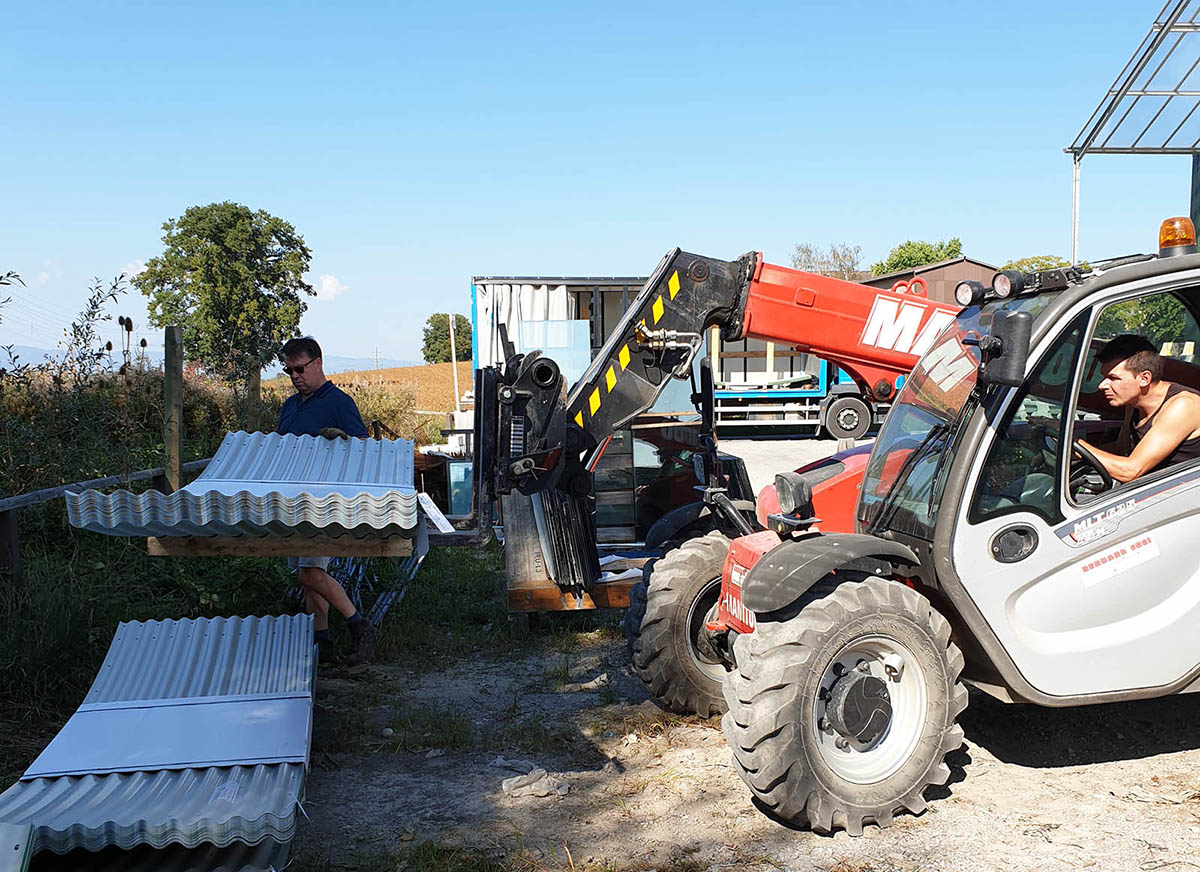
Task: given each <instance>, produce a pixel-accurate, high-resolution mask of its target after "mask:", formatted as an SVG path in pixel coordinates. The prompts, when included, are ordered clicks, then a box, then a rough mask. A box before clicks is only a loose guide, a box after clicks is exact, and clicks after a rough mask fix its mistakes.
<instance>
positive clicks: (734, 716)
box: [721, 577, 967, 835]
mask: <svg viewBox="0 0 1200 872" xmlns="http://www.w3.org/2000/svg"><path fill="white" fill-rule="evenodd" d="M734 649H735V660H736V662H737V666H736V667H735V668H734V669H733V670H732V671H731V672H730V673H729V675H728V676H727V677H726V680H725V685H724V687H725V700H726V702H727V703H728V706H729V711H728V713H727V714H726V715H725V717H724V719H723V721H722V724H721V726H722V729H723V730H724V733H725V739H726V741H727V742H728V744H729V746H730V748H731V749H732V750H733V759H734V768H735V769H737V771H738V773H739V774H740V775H741V776H742V780H743V781H745V782H746V784H747V786H749V788H750V790H751V792H752V793H753V794H754V796H755V797H756V798H757V799H758V800H759V802H760V803H762V804H763V806H765V808H766V809H767V810H768V812H769V813H770V814H771V815H773V816H776V817H778V818H781V819H783V820H787V821H790V822H794V823H808V824H809V825H810V826H811V827H812V828H813V829H814V830H817V831H819V832H832V831H833V830H834V829H838V828H842V829H845V830H846V831H847V832H849V833H850V834H851V835H861V834H862V828H863V824H865V823H872V822H873V823H875V824H878V825H879V826H881V827H886V826H889V825H890V824H891V823H892V817H893V815H894V814H895V813H896V812H898V811H903V810H908V811H910V812H912V813H914V814H919V813H920V812H922V811H924V809H925V799H924V797H923V793H924V791H925V788H926V787H928V786H929V785H931V784H945V783H946V780H947V779H948V778H949V777H950V769H949V767H948V766H947V765H946V763H945V756H946V754H948V753H949V752H951V751H953V750H955V749H957V748H958V747H959V746H961V745H962V740H963V732H962V728H961V727H959V726H958V725H957V724H956V720H957V718H958V715H959V713H960V712H962V710H963V709H964V708H966V706H967V690H966V688H965V687H964V686H963V685H962V683H961V682H959V680H958V678H959V673H960V672H961V671H962V668H963V657H962V653H961V652H960V651H959V650H958V647H957V646H956V645H955V644H954V643H952V642H951V641H950V624H949V623H948V622H947V621H946V619H945V618H943V617H942V616H941V615H940V614H938V613H937V612H936V611H935V610H934V609H933V607H932V606H931V605H930V603H929V600H927V599H926V598H925V597H923V596H921V595H920V594H919V593H917V592H916V591H914V590H912V589H910V588H908V587H905V586H904V585H902V584H898V583H895V582H890V581H885V580H884V579H882V578H876V577H869V578H867V579H866V580H865V581H863V582H846V583H842V584H840V585H838V586H837V587H835V588H834V589H833V590H832V591H831V592H829V593H828V595H826V596H823V597H818V598H814V599H813V600H812V601H811V602H809V603H808V604H807V605H804V606H803V608H802V609H801V610H800V612H799V613H798V614H797V615H796V616H795V617H793V618H791V619H790V620H786V621H769V620H761V619H760V620H759V622H758V625H757V626H756V628H755V630H754V633H753V634H751V635H746V636H739V637H738V638H737V640H736V641H735V643H734Z"/></svg>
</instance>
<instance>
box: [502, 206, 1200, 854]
mask: <svg viewBox="0 0 1200 872" xmlns="http://www.w3.org/2000/svg"><path fill="white" fill-rule="evenodd" d="M1195 252H1196V245H1195V233H1194V230H1192V228H1191V224H1190V222H1189V221H1187V220H1186V219H1172V220H1171V221H1168V222H1165V223H1164V225H1163V230H1162V233H1161V235H1160V250H1159V254H1158V255H1157V256H1156V255H1135V256H1130V257H1124V258H1119V259H1115V260H1110V261H1101V262H1093V263H1092V264H1091V265H1090V266H1074V267H1069V268H1065V269H1059V270H1048V271H1044V272H1040V273H1034V274H1019V273H1014V272H1001V273H998V274H997V275H996V277H995V278H994V279H993V281H992V284H991V286H990V287H985V286H983V285H982V284H980V283H976V282H964V283H962V284H960V285H959V287H958V288H957V289H956V294H955V295H956V299H958V301H959V302H960V303H961V304H962V305H963V307H964V308H963V309H962V311H961V312H959V313H958V314H957V316H951V317H950V318H949V319H946V320H945V321H943V323H942V324H941V325H940V327H944V329H939V330H936V331H934V335H927V334H926V333H924V321H922V322H920V323H918V324H917V326H915V327H913V328H911V329H904V330H901V329H898V328H897V329H895V330H894V331H893V332H894V341H893V343H892V344H893V345H895V344H898V343H899V342H900V340H901V338H902V337H905V338H907V340H908V341H909V342H910V343H911V344H910V346H909V347H910V348H911V345H912V344H920V345H921V346H922V351H923V354H922V356H921V359H920V362H919V363H918V365H917V367H916V368H915V369H914V370H913V373H912V375H911V377H909V378H908V379H907V380H906V381H905V382H904V384H903V386H902V387H901V389H900V390H899V392H898V394H897V395H896V396H895V397H894V400H893V405H892V409H891V412H890V413H889V415H888V418H887V420H886V422H885V424H884V426H883V428H882V430H881V432H880V434H879V436H878V438H877V439H876V441H875V444H874V446H873V448H872V450H871V452H870V458H869V461H868V462H867V465H866V470H865V474H864V476H863V479H862V482H861V486H860V489H859V495H858V501H857V507H856V510H855V524H856V532H853V533H830V532H819V531H817V530H816V529H814V522H815V519H814V517H813V511H812V494H813V487H812V481H811V479H812V477H813V476H806V475H805V474H803V473H784V474H781V475H780V476H778V477H777V478H776V483H775V485H774V487H773V488H769V489H768V492H764V494H763V495H762V497H761V498H760V500H759V503H758V507H757V517H756V519H755V520H756V522H757V524H755V525H753V526H752V525H751V524H750V523H749V521H748V520H747V519H746V518H745V517H744V515H743V514H742V513H740V512H737V511H736V510H732V509H730V508H729V507H728V505H727V498H725V497H724V495H723V493H722V492H721V491H720V489H719V488H713V489H710V491H709V492H708V493H706V494H705V497H706V500H707V503H708V504H709V505H710V506H711V507H712V508H713V510H714V511H715V512H718V513H720V514H721V515H722V517H723V518H725V520H726V523H727V524H729V525H731V526H740V525H743V524H744V525H745V527H746V528H749V529H743V530H742V535H740V536H738V537H736V538H734V539H732V541H731V540H730V539H729V538H727V537H726V536H725V535H724V534H722V533H721V532H719V531H713V532H710V533H708V534H706V535H704V536H702V537H700V538H695V539H691V540H689V541H685V542H683V543H682V544H681V545H679V546H678V547H677V548H676V549H675V550H674V551H672V552H671V553H670V554H668V555H667V556H666V557H664V558H662V559H661V560H659V561H658V562H657V563H656V564H655V565H654V566H653V568H652V569H651V570H650V572H649V588H650V596H651V597H653V595H654V590H655V587H656V580H655V576H657V575H659V574H660V573H663V574H666V573H668V572H669V574H670V577H671V578H672V579H673V581H672V583H673V584H674V583H679V584H684V583H687V584H691V585H693V586H695V585H698V584H700V583H702V582H703V583H711V582H712V581H713V580H714V579H717V578H719V579H720V598H719V602H718V604H717V606H716V607H715V608H714V609H712V610H711V611H710V612H709V613H708V614H707V615H706V616H705V617H706V620H704V622H703V629H702V631H701V633H700V638H698V639H697V640H696V646H697V647H703V650H704V651H705V655H706V657H708V658H710V659H711V660H713V661H715V662H719V663H720V664H722V666H723V668H724V669H725V673H724V676H723V692H724V698H725V701H726V703H727V706H728V711H727V713H726V714H725V716H724V719H723V729H724V732H725V735H726V739H727V741H728V743H729V745H730V747H731V749H732V751H733V755H734V761H735V766H736V768H737V770H738V771H739V773H740V774H741V775H742V777H743V779H744V780H745V782H746V784H747V785H748V786H749V788H750V790H751V792H752V793H753V794H754V796H755V797H756V798H757V800H758V801H759V802H760V803H761V805H762V807H764V808H765V809H767V810H768V811H769V812H770V813H771V814H772V815H774V816H776V817H778V818H781V819H784V820H788V821H794V822H798V823H807V824H809V825H811V826H812V827H813V828H814V829H817V830H821V831H830V830H832V829H834V828H845V829H846V830H848V831H849V832H851V833H859V832H861V831H862V827H863V825H864V824H866V823H871V822H874V823H876V824H878V825H880V826H886V825H888V824H890V823H891V821H892V819H893V816H894V815H895V814H896V813H897V812H900V811H904V810H908V811H911V812H919V811H921V810H922V809H923V808H924V806H925V799H924V798H923V793H924V791H925V789H926V788H927V787H928V786H929V785H931V784H942V783H944V782H945V781H946V780H947V778H948V777H949V774H950V773H949V769H948V767H947V766H946V763H945V760H944V758H945V755H946V754H947V753H948V752H950V751H953V750H955V749H956V748H958V747H959V746H960V744H961V741H962V737H963V734H962V730H961V729H960V728H959V727H958V726H957V724H956V720H957V718H958V715H959V714H960V713H961V712H962V710H963V708H964V707H965V706H966V704H967V691H966V687H965V686H964V682H966V683H970V684H973V685H974V686H976V687H977V688H979V689H981V690H983V691H985V692H987V693H989V694H991V695H993V696H995V697H997V698H999V699H1001V700H1006V701H1020V702H1030V703H1037V704H1040V705H1047V706H1076V705H1087V704H1091V703H1097V702H1109V701H1116V700H1133V699H1142V698H1150V697H1158V696H1163V695H1167V694H1176V693H1186V692H1193V691H1197V690H1200V634H1198V633H1197V632H1196V629H1195V628H1196V627H1197V626H1200V551H1197V549H1196V548H1195V547H1194V546H1193V543H1194V541H1195V540H1196V538H1197V536H1200V513H1198V511H1197V509H1200V461H1188V462H1184V463H1180V464H1177V465H1172V466H1167V467H1165V468H1160V469H1155V470H1153V471H1151V472H1149V473H1147V474H1145V475H1143V476H1141V477H1139V478H1136V479H1134V480H1133V481H1129V482H1124V483H1121V482H1116V481H1114V480H1113V478H1112V477H1111V476H1110V475H1109V474H1108V473H1107V471H1106V469H1105V467H1104V466H1103V464H1101V463H1100V462H1099V461H1098V460H1097V459H1096V457H1095V456H1094V455H1093V454H1092V453H1091V451H1090V450H1089V449H1088V447H1087V444H1092V445H1097V444H1099V445H1108V444H1110V443H1112V444H1116V443H1117V442H1118V441H1119V439H1120V435H1121V433H1122V431H1123V430H1125V428H1126V427H1127V425H1128V422H1127V420H1126V417H1125V415H1124V413H1123V411H1122V410H1121V409H1116V408H1113V407H1111V406H1110V405H1109V403H1108V402H1107V400H1106V399H1105V396H1104V394H1103V393H1102V392H1101V391H1100V390H1099V382H1100V380H1101V378H1102V375H1103V372H1102V369H1101V367H1100V366H1099V365H1098V362H1097V353H1098V350H1099V349H1100V348H1101V347H1102V346H1103V345H1104V343H1105V342H1106V341H1107V340H1108V339H1110V338H1111V337H1112V336H1114V335H1117V334H1120V333H1128V332H1136V333H1139V334H1141V335H1143V336H1145V337H1147V338H1148V339H1150V340H1151V341H1152V342H1153V343H1154V345H1155V346H1156V347H1158V348H1161V349H1162V352H1163V356H1164V357H1165V364H1166V368H1165V374H1164V378H1166V379H1167V380H1168V381H1173V382H1177V383H1180V384H1183V385H1185V386H1188V387H1192V388H1197V387H1200V366H1197V360H1196V353H1197V348H1198V347H1200V345H1198V344H1200V326H1198V322H1200V256H1198V255H1196V253H1195ZM813 284H814V282H813V280H812V278H811V277H809V276H806V275H804V274H800V273H795V272H794V271H788V270H781V269H779V268H774V267H769V266H767V265H765V264H762V263H761V261H760V260H759V259H758V258H757V256H754V255H750V256H747V257H744V258H742V259H740V260H739V261H735V262H732V263H729V262H722V261H713V260H709V259H707V258H702V257H696V256H693V255H688V254H684V253H681V252H673V253H672V254H671V255H670V256H669V257H668V258H667V260H666V261H664V263H663V264H662V265H660V269H659V270H658V271H656V273H655V277H654V278H653V279H652V280H651V282H650V283H649V284H648V285H647V288H646V291H645V293H648V294H650V295H651V296H652V297H653V299H654V300H655V302H657V301H659V300H661V301H662V306H663V307H664V308H665V306H666V302H667V300H668V299H670V300H675V299H677V298H679V297H681V296H684V295H687V296H688V297H692V298H694V299H696V300H697V301H701V300H702V301H703V302H697V304H695V305H694V306H693V307H692V308H691V311H690V314H689V315H688V317H689V318H690V319H691V320H690V322H685V323H690V324H692V325H693V326H692V328H691V329H684V328H683V327H682V326H673V327H671V328H670V329H662V328H656V326H655V325H654V324H651V323H645V324H641V323H639V324H637V325H635V330H634V335H633V338H634V339H635V340H636V342H637V343H638V345H637V347H636V348H634V347H630V346H629V345H628V339H629V337H626V336H620V337H616V338H615V340H614V341H613V342H611V343H610V344H609V345H606V347H605V351H606V352H607V354H606V355H602V359H599V360H597V361H596V362H595V363H594V364H593V367H592V368H591V369H590V370H589V372H588V376H587V377H586V378H585V382H586V383H587V384H588V385H596V384H599V385H601V386H605V385H606V386H607V389H608V394H605V393H603V392H601V393H600V394H599V396H598V399H597V398H596V397H597V395H596V388H595V387H585V388H584V391H585V392H584V393H583V395H582V405H581V404H580V401H581V397H580V396H579V392H578V391H574V392H572V395H571V397H570V398H568V402H567V405H566V411H567V412H568V415H569V420H573V421H574V423H575V425H576V427H575V428H574V429H572V428H570V427H568V426H565V425H563V424H559V425H558V428H557V429H554V426H553V423H554V421H555V420H558V421H560V422H561V421H562V418H563V416H556V415H550V414H545V415H543V416H542V417H540V418H536V421H537V422H544V423H545V424H547V425H551V426H546V427H541V428H539V427H538V426H537V424H536V423H535V425H534V427H533V428H532V430H531V429H530V427H529V426H528V422H529V421H531V420H534V419H531V418H529V417H525V421H526V427H525V429H524V430H523V431H522V433H521V434H520V437H519V438H517V437H516V436H515V435H514V433H513V431H512V429H511V428H509V429H505V428H503V427H502V428H501V430H500V434H501V437H500V441H501V443H504V442H505V441H507V443H508V457H507V462H508V463H509V466H508V469H509V470H510V471H511V472H512V473H513V475H514V476H515V477H514V478H513V479H512V483H513V484H514V485H519V486H525V487H530V490H531V491H532V490H535V489H536V485H537V484H539V483H542V484H545V485H547V486H548V485H553V484H555V482H556V480H557V482H558V483H559V484H560V485H561V484H562V483H564V482H565V483H566V489H565V491H553V490H548V491H547V492H546V493H548V494H552V493H557V494H559V497H556V498H559V499H562V500H563V501H564V502H565V503H567V504H568V505H569V504H570V500H569V499H567V498H566V497H565V496H563V495H565V494H571V493H574V494H581V493H583V492H584V485H585V483H586V472H587V467H586V462H587V460H588V458H589V457H590V456H594V453H595V450H594V448H593V447H592V446H590V445H588V444H585V440H584V441H581V435H580V434H581V433H582V432H583V425H582V424H581V423H580V419H581V418H582V419H583V421H584V422H586V421H587V420H588V417H587V416H588V415H594V416H598V415H600V414H602V413H603V411H602V410H603V409H604V406H605V403H606V402H607V399H608V397H609V396H610V395H616V394H617V393H618V392H619V391H621V390H622V384H621V380H620V375H621V374H622V372H625V371H628V369H629V368H630V367H629V366H627V365H626V364H625V363H623V361H628V362H629V363H630V364H631V363H632V361H633V360H634V359H635V357H636V356H637V353H638V352H639V351H640V349H641V348H643V347H645V348H649V349H652V350H653V353H654V355H656V357H655V359H656V360H658V361H661V365H660V366H659V367H658V371H659V372H660V373H662V374H663V375H664V377H665V375H667V374H670V373H671V372H672V371H676V370H674V369H673V368H672V366H671V363H670V358H668V357H667V356H666V355H667V354H668V353H669V352H671V351H675V352H676V353H677V354H678V357H677V358H676V359H678V360H680V361H682V360H684V359H686V357H687V354H688V351H687V348H686V347H683V345H684V343H687V342H690V341H691V337H690V336H684V334H695V333H698V332H699V330H698V329H697V328H698V327H700V326H703V325H704V324H708V323H716V324H719V325H721V326H722V328H723V329H729V330H731V331H732V332H734V333H751V334H754V335H761V332H766V331H761V332H760V330H759V328H758V326H757V325H759V324H761V323H762V322H763V321H767V322H768V323H770V324H771V325H772V329H770V330H769V333H770V335H773V336H776V337H780V336H781V333H782V330H780V329H778V326H779V325H786V324H787V323H792V322H795V321H797V320H798V312H799V311H802V310H804V309H805V308H807V307H810V306H812V305H814V304H816V303H817V301H818V300H819V299H821V296H820V295H818V294H814V293H813V288H812V285H813ZM834 287H835V288H836V286H834ZM686 298H687V297H685V299H686ZM904 302H907V301H898V302H897V303H896V305H897V306H903V305H904ZM651 305H652V306H653V305H655V303H652V304H651ZM834 312H836V309H834V310H833V311H832V312H831V313H830V317H831V318H834V317H836V315H835V314H834ZM664 317H665V315H664ZM852 319H853V316H852ZM676 323H677V324H678V323H680V322H676ZM730 325H732V327H731V326H730ZM870 338H876V339H878V338H879V337H878V336H876V335H873V336H871V337H870ZM626 349H628V350H626ZM536 367H537V359H536V358H535V359H534V360H532V361H528V362H527V363H525V364H522V366H519V367H518V368H517V370H516V371H515V372H514V373H510V374H509V375H510V376H511V375H513V374H516V375H517V378H516V379H513V380H512V381H510V382H508V384H506V385H503V386H499V387H498V390H499V395H500V397H501V400H500V402H501V403H502V404H503V403H504V402H505V401H506V400H505V398H504V391H505V389H506V388H508V389H512V388H513V387H514V386H516V387H517V389H518V390H520V391H522V392H523V399H524V400H525V401H526V402H529V401H533V400H536V399H537V397H538V396H539V392H538V391H531V390H529V389H528V388H527V387H525V385H528V384H529V382H530V381H534V382H535V384H536V383H538V382H540V383H544V384H545V385H546V389H547V390H549V389H550V388H551V387H552V385H550V384H549V383H550V382H551V381H552V379H550V378H549V375H550V370H548V369H547V370H543V371H542V373H541V374H540V376H539V375H537V374H535V373H534V369H535V368H536ZM619 368H620V369H619ZM610 374H611V375H610ZM597 377H599V378H600V379H601V380H600V381H599V382H597V381H596V379H597ZM629 390H633V391H641V390H647V389H646V388H644V387H642V382H641V380H640V379H639V380H636V381H634V382H633V383H632V387H630V388H629ZM519 399H522V397H521V396H518V394H517V393H516V392H515V391H514V393H512V394H511V395H510V396H509V399H508V401H509V402H516V401H517V400H519ZM547 402H548V401H547ZM520 414H521V415H522V416H524V413H523V412H522V413H520ZM506 420H507V421H509V422H511V420H512V415H511V414H509V415H508V417H507V418H505V417H502V418H501V423H502V424H503V423H504V422H505V421H506ZM572 434H574V435H572ZM1085 440H1086V443H1087V444H1085ZM518 449H520V450H518ZM497 453H498V455H503V454H504V453H505V448H504V446H503V444H502V445H498V446H497ZM523 459H528V460H529V461H530V462H529V463H528V464H521V461H522V460H523ZM514 463H515V464H520V465H518V466H516V467H515V468H514V467H513V466H512V464H514ZM500 474H501V476H502V474H503V470H500ZM819 475H820V472H819V470H818V472H817V474H816V477H819ZM531 485H532V486H531ZM759 527H761V528H763V529H756V528H759ZM647 614H649V610H647ZM643 623H644V621H643ZM643 632H644V626H643Z"/></svg>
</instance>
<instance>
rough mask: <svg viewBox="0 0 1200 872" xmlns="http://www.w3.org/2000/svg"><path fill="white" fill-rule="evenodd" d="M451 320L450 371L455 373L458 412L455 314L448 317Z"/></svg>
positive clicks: (455, 399)
mask: <svg viewBox="0 0 1200 872" xmlns="http://www.w3.org/2000/svg"><path fill="white" fill-rule="evenodd" d="M446 317H447V318H449V319H450V371H451V372H452V373H454V411H456V412H457V411H458V355H457V354H456V353H455V352H454V313H453V312H451V313H450V314H449V315H447V316H446Z"/></svg>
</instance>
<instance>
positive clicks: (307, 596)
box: [304, 587, 329, 633]
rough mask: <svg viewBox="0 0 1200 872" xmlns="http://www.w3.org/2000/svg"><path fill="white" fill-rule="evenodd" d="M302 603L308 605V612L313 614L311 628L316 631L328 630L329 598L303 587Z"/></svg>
mask: <svg viewBox="0 0 1200 872" xmlns="http://www.w3.org/2000/svg"><path fill="white" fill-rule="evenodd" d="M304 605H305V606H307V607H308V613H309V614H310V615H312V616H313V629H314V630H316V631H317V632H318V633H322V632H328V631H329V600H327V599H325V597H323V596H321V595H320V594H319V593H315V592H313V591H312V590H310V589H309V588H307V587H306V588H304Z"/></svg>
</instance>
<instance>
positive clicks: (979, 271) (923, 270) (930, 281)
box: [859, 256, 998, 303]
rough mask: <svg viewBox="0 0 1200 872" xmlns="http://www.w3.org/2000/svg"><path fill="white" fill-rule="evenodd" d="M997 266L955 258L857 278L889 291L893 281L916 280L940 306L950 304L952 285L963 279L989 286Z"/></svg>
mask: <svg viewBox="0 0 1200 872" xmlns="http://www.w3.org/2000/svg"><path fill="white" fill-rule="evenodd" d="M997 269H998V267H995V266H992V265H991V264H990V263H984V262H983V261H982V260H975V259H974V258H971V257H966V256H963V257H955V258H952V259H951V260H943V261H939V262H938V263H927V264H925V265H924V266H918V267H915V268H914V269H905V270H900V271H899V272H893V273H888V274H887V275H882V276H874V277H872V276H868V277H866V278H863V279H859V281H860V282H862V283H863V284H864V285H870V286H871V287H873V288H885V289H886V288H890V287H891V286H892V285H894V284H895V283H896V282H907V281H911V280H912V279H913V278H916V277H918V276H919V277H920V278H922V279H924V281H925V287H926V289H927V292H928V294H929V298H930V299H931V300H937V301H938V302H941V303H953V302H954V286H955V285H957V284H958V283H959V282H961V281H963V280H964V279H974V280H975V281H977V282H983V284H984V285H990V284H991V283H992V276H994V275H995V274H996V271H997Z"/></svg>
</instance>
